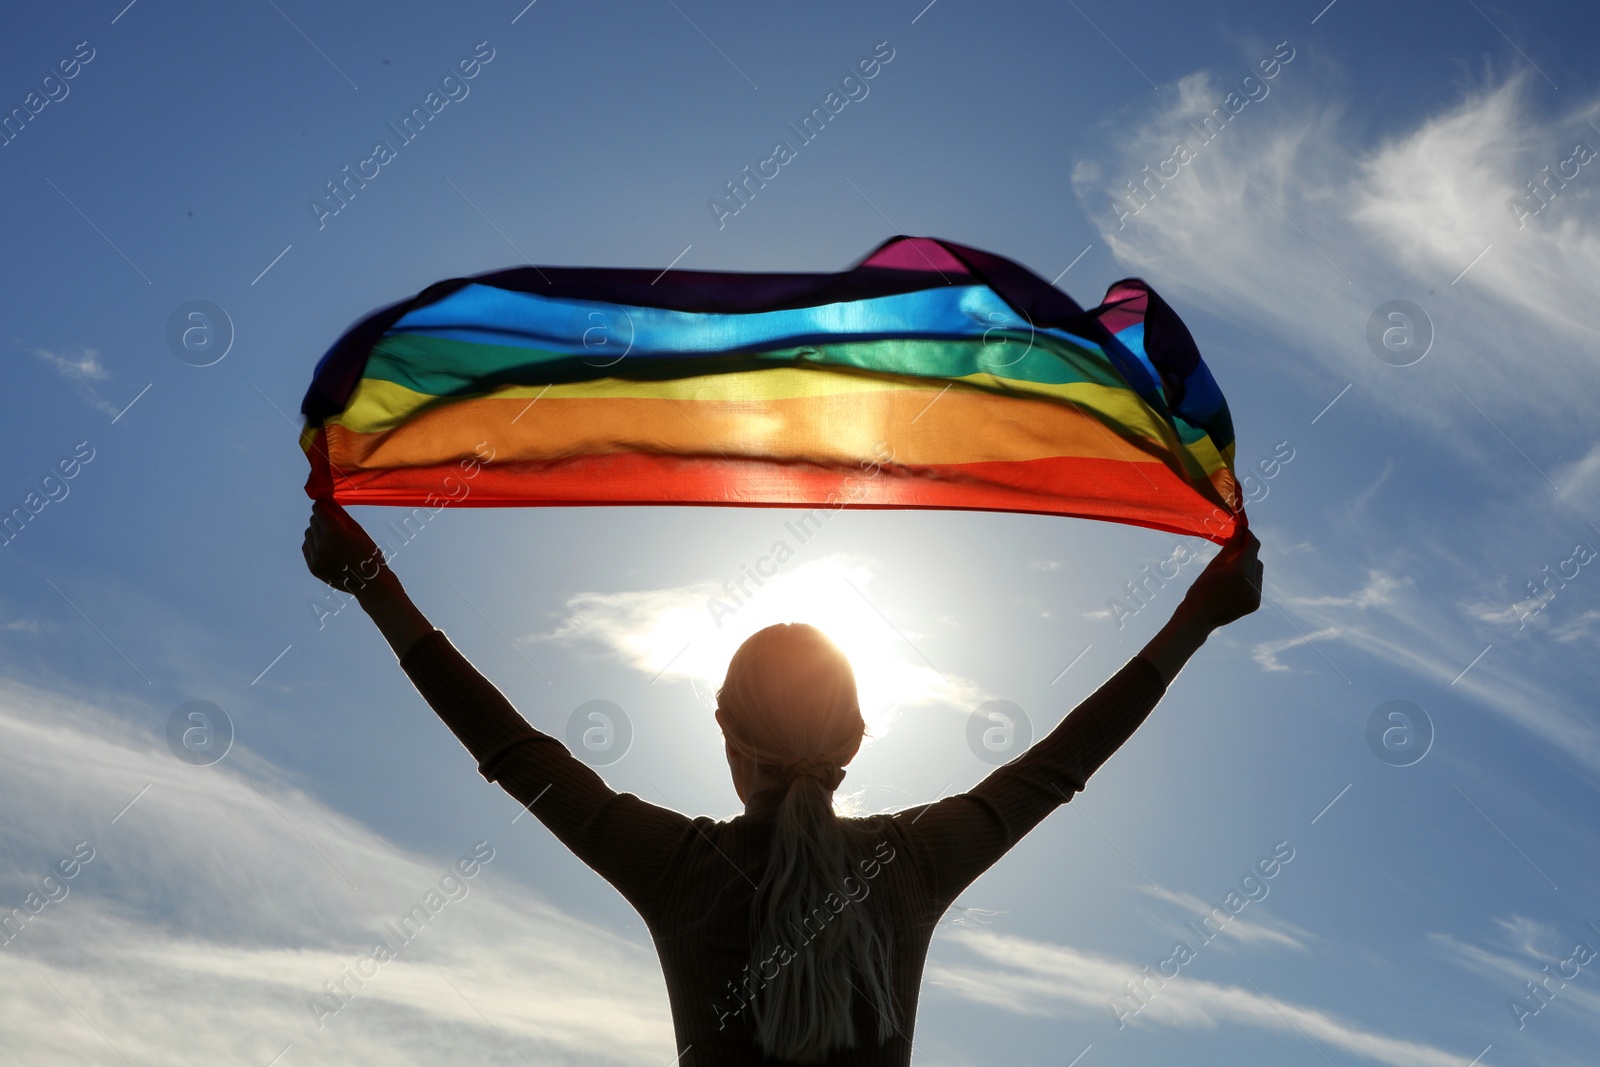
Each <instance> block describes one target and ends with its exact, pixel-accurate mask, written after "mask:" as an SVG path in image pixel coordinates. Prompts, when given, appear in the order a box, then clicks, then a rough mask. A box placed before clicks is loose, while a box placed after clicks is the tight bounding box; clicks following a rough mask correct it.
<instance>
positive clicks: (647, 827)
mask: <svg viewBox="0 0 1600 1067" xmlns="http://www.w3.org/2000/svg"><path fill="white" fill-rule="evenodd" d="M1259 547H1260V544H1259V542H1257V541H1256V539H1255V537H1254V536H1253V535H1251V534H1250V533H1249V532H1248V531H1244V530H1241V532H1240V533H1239V534H1238V535H1237V536H1236V537H1235V538H1234V539H1233V540H1232V541H1230V542H1229V543H1228V544H1227V545H1225V546H1224V547H1223V549H1222V551H1221V552H1220V553H1219V554H1218V555H1217V556H1216V558H1215V559H1213V560H1212V561H1211V563H1210V564H1209V565H1208V566H1207V567H1206V570H1205V572H1204V573H1202V574H1201V575H1200V577H1199V578H1197V579H1196V580H1195V583H1194V585H1193V586H1192V587H1190V590H1189V593H1188V595H1187V596H1186V597H1185V598H1184V599H1183V601H1182V603H1181V604H1180V605H1179V607H1178V608H1177V610H1176V612H1175V613H1174V614H1173V616H1172V618H1171V620H1170V621H1169V622H1168V623H1167V624H1166V626H1164V627H1163V628H1162V630H1161V632H1160V633H1158V634H1157V635H1156V636H1155V637H1154V638H1153V639H1151V641H1150V642H1149V644H1147V645H1146V646H1145V648H1144V650H1143V651H1142V652H1140V653H1139V655H1137V656H1135V657H1134V658H1133V659H1132V660H1130V661H1129V662H1128V663H1127V665H1126V666H1124V667H1123V668H1122V669H1121V670H1120V671H1118V672H1117V674H1115V675H1114V676H1113V677H1112V678H1111V679H1110V680H1109V681H1108V682H1106V683H1105V684H1104V685H1103V686H1101V687H1100V688H1099V689H1098V690H1097V691H1096V692H1095V693H1094V694H1092V695H1091V696H1089V697H1088V698H1087V699H1086V700H1084V701H1083V703H1082V704H1080V705H1079V706H1078V707H1077V708H1076V709H1075V710H1074V711H1073V712H1072V713H1071V714H1070V715H1068V716H1067V717H1066V718H1065V719H1063V720H1062V722H1061V723H1060V725H1058V726H1057V727H1056V728H1055V729H1054V730H1052V731H1051V732H1050V733H1049V734H1048V735H1047V736H1045V737H1044V738H1042V739H1041V740H1039V741H1038V742H1037V743H1035V744H1034V745H1033V746H1032V747H1030V748H1029V749H1028V750H1027V751H1026V752H1024V753H1023V754H1022V755H1020V756H1018V757H1017V758H1016V759H1013V760H1012V761H1011V762H1009V763H1007V764H1005V765H1004V766H1002V767H999V768H997V769H995V770H994V771H993V772H991V773H990V774H989V775H988V777H986V778H985V779H984V780H983V781H982V782H980V783H979V784H978V785H977V786H975V787H974V788H973V789H971V790H968V791H967V792H964V793H959V794H956V795H954V796H949V797H945V798H943V799H942V800H939V801H937V802H935V803H932V804H924V805H919V806H917V807H913V808H908V809H906V810H904V811H899V812H895V813H893V814H884V815H873V816H869V817H866V818H847V819H841V818H838V817H837V816H835V815H834V812H833V806H832V798H833V791H834V789H836V788H837V787H838V785H839V783H840V781H841V780H842V779H843V778H844V765H845V764H847V763H849V762H850V760H851V759H852V758H853V757H854V756H855V754H856V750H857V748H858V747H859V746H860V744H861V739H862V735H863V733H864V732H865V723H864V722H863V721H862V718H861V713H860V710H859V708H858V706H857V703H856V687H855V678H854V675H853V674H852V672H851V669H850V664H849V661H848V660H846V659H845V657H844V655H843V654H842V653H841V652H840V651H839V650H838V648H836V647H835V646H834V645H833V643H832V642H830V641H829V640H828V639H827V638H826V637H825V636H823V635H822V633H821V632H820V631H818V630H816V629H814V628H813V627H810V626H807V625H804V624H786V625H780V626H771V627H768V628H767V629H765V630H762V631H760V632H759V633H757V634H755V635H754V636H752V637H751V638H750V639H749V640H747V641H746V642H745V643H744V644H743V645H742V646H741V647H740V648H739V650H738V652H736V653H735V654H734V657H733V660H732V662H731V663H730V664H729V666H728V674H727V678H726V680H725V682H724V684H723V686H722V688H721V689H719V690H718V692H717V713H716V718H717V722H718V724H719V725H720V726H721V727H722V732H723V738H724V741H725V746H726V752H727V758H728V767H729V770H730V771H731V773H732V775H733V784H734V789H735V791H736V792H737V793H738V795H739V799H740V800H741V801H742V802H743V803H744V805H745V812H744V814H743V815H742V816H739V817H736V818H733V819H730V820H727V821H723V822H719V821H716V820H714V819H711V818H707V817H705V816H701V817H699V818H693V819H691V818H689V817H687V816H685V815H682V814H679V813H678V812H675V811H672V810H670V809H668V808H663V807H659V806H657V805H655V804H651V803H648V802H646V801H644V800H641V799H640V798H638V797H636V796H634V795H633V794H631V793H618V792H616V791H614V790H612V789H611V788H610V787H609V786H607V785H606V784H605V782H603V781H602V780H601V779H600V777H599V775H597V774H596V773H595V772H594V771H593V770H592V769H590V767H589V766H588V765H586V764H584V763H583V762H581V761H580V760H578V759H577V758H576V757H575V756H573V755H572V754H571V753H570V752H569V751H568V750H567V748H566V746H565V745H564V744H563V743H562V742H561V741H559V740H558V739H556V738H554V737H551V736H550V735H548V734H545V733H542V732H540V731H538V730H535V729H534V728H533V727H532V726H530V725H529V724H528V723H527V722H526V721H525V720H524V719H523V718H522V717H521V716H520V715H519V714H518V713H517V711H516V709H514V708H513V707H512V706H511V705H510V704H509V703H508V702H507V701H506V699H505V697H503V696H502V695H501V694H500V692H499V690H497V689H496V688H495V687H494V686H493V685H492V684H491V683H490V682H489V681H488V680H487V679H485V678H484V677H483V676H482V675H481V674H479V673H478V671H477V670H476V669H474V668H473V666H472V665H471V664H470V663H468V662H467V660H466V659H465V658H464V657H463V656H462V655H461V654H460V653H459V652H457V651H456V650H455V648H454V647H453V646H452V645H451V644H450V642H449V641H448V640H447V639H446V638H445V636H444V634H443V633H441V632H440V631H438V630H436V629H434V628H433V626H432V625H431V624H430V623H429V622H428V620H427V619H426V618H425V617H424V616H423V615H422V613H421V612H420V611H418V610H417V608H416V606H415V605H413V604H412V603H411V600H410V598H409V597H407V596H406V593H405V591H404V590H403V589H402V588H401V586H400V582H399V580H398V579H397V578H396V577H395V576H394V574H393V572H392V571H390V570H389V569H388V567H387V566H386V565H385V564H384V562H383V556H382V553H381V552H380V551H379V549H378V548H377V546H376V545H374V543H373V542H372V539H371V538H370V537H368V536H367V534H366V532H365V531H364V530H362V529H361V527H360V525H359V524H358V523H356V521H355V520H354V519H353V518H351V517H350V516H349V514H347V513H346V512H345V511H344V509H343V508H341V507H339V506H338V505H337V504H332V503H327V502H322V501H319V502H317V503H316V504H314V505H313V507H312V513H311V524H310V526H309V527H308V529H307V530H306V538H305V544H304V546H303V549H302V550H303V552H304V553H305V557H306V563H307V565H308V566H309V567H310V569H311V573H312V574H314V575H315V576H316V577H318V578H320V579H322V580H323V581H325V582H327V583H328V584H330V585H333V586H335V587H336V588H343V589H345V590H347V591H349V592H351V593H352V594H353V595H355V596H356V598H357V599H358V601H359V602H360V604H361V606H362V608H364V609H365V610H366V612H367V614H368V615H370V616H371V617H372V619H373V621H374V622H375V623H376V624H377V626H378V628H379V630H380V631H382V633H383V636H384V637H385V638H386V639H387V640H388V642H389V644H390V646H391V647H392V648H393V649H394V651H395V654H396V655H397V656H398V657H399V658H400V665H401V667H402V668H403V669H404V670H405V671H406V673H407V674H408V675H409V676H410V678H411V680H412V682H413V683H415V685H416V687H417V689H418V690H419V691H420V692H421V693H422V695H423V697H424V698H425V699H426V700H427V701H428V703H429V704H430V705H432V707H433V709H434V711H436V712H437V713H438V715H439V717H440V718H441V719H443V720H444V722H445V724H446V725H447V726H449V727H450V729H451V730H452V731H453V732H454V733H455V735H456V736H457V737H458V738H460V740H461V742H462V743H463V744H464V745H465V746H466V747H467V749H468V750H469V751H470V752H471V753H472V755H473V756H474V757H475V758H476V759H477V760H478V768H479V771H480V772H481V773H482V774H483V776H484V777H485V778H486V779H488V780H489V781H491V782H495V781H497V782H499V784H500V785H501V786H502V787H503V788H504V789H505V790H506V791H507V792H508V793H510V794H511V795H512V796H514V797H516V798H517V800H518V801H519V802H520V803H522V804H523V805H524V806H525V807H527V808H528V810H529V811H530V812H532V813H533V814H534V815H535V816H536V817H538V819H539V820H540V821H541V822H542V823H544V825H545V826H547V827H548V828H549V829H550V830H551V832H552V833H554V834H555V835H556V837H557V838H558V839H559V840H560V841H561V842H562V843H563V844H565V845H566V846H567V847H568V848H570V849H571V850H572V851H573V852H574V853H575V854H576V855H577V856H578V858H579V859H581V860H583V862H584V863H586V864H588V865H589V866H590V867H591V868H593V869H594V870H595V871H596V872H597V873H599V874H600V875H601V876H602V877H603V878H605V879H606V880H607V881H609V882H610V883H611V884H612V885H613V886H615V887H616V889H617V891H618V892H620V893H621V894H622V895H623V897H624V898H626V899H627V901H628V902H629V903H630V904H632V905H633V906H634V907H635V908H636V909H637V910H638V912H639V914H640V915H641V916H642V917H643V918H644V921H645V924H646V926H647V927H648V928H649V930H650V935H651V938H652V939H653V940H654V942H655V946H656V951H657V952H658V954H659V956H660V960H661V967H662V970H663V973H664V975H665V978H666V984H667V993H668V997H669V999H670V1001H671V1007H672V1019H673V1026H674V1029H675V1030H676V1037H677V1047H678V1050H679V1057H680V1058H679V1059H678V1060H677V1061H676V1062H677V1064H678V1065H679V1067H724V1065H739V1067H743V1065H776V1064H780V1063H812V1064H828V1065H835V1067H837V1065H844V1064H850V1065H882V1067H890V1065H893V1067H904V1065H906V1064H909V1063H910V1062H911V1037H912V1031H913V1027H914V1024H915V1015H916V1003H917V992H918V987H919V985H920V983H921V977H922V968H923V962H924V960H925V958H926V955H927V949H928V944H929V941H930V940H931V938H932V936H933V931H934V928H935V926H936V925H937V924H938V922H939V920H940V918H941V917H942V916H943V914H944V912H945V911H946V910H947V909H948V908H949V906H950V905H951V904H952V903H953V902H954V901H955V899H956V896H957V894H959V893H960V892H961V891H962V890H963V889H964V888H966V887H967V886H968V885H969V884H971V882H972V881H973V880H974V879H976V878H977V877H978V876H979V875H980V874H982V873H983V872H984V871H985V870H987V869H988V868H989V867H990V865H992V864H993V863H994V862H995V861H996V860H997V859H999V858H1000V857H1001V856H1002V855H1003V854H1004V853H1005V852H1006V851H1007V850H1008V849H1010V848H1011V847H1012V846H1013V845H1015V844H1016V843H1017V841H1018V840H1020V839H1021V838H1022V836H1023V835H1024V834H1026V833H1027V832H1028V831H1029V830H1031V829H1033V827H1034V826H1036V825H1038V823H1039V822H1040V821H1041V820H1043V819H1044V817H1045V816H1046V815H1048V814H1050V812H1051V811H1053V810H1055V808H1056V807H1057V806H1058V805H1060V804H1062V803H1064V802H1066V801H1068V800H1070V799H1071V798H1072V796H1073V794H1074V793H1077V792H1078V791H1080V790H1082V789H1083V787H1084V784H1085V782H1086V781H1087V780H1088V778H1089V776H1090V775H1092V774H1093V773H1094V772H1095V770H1096V769H1097V768H1098V767H1099V766H1100V765H1101V764H1102V763H1104V762H1105V761H1106V760H1107V759H1108V758H1109V757H1110V756H1111V754H1112V753H1113V752H1115V751H1116V750H1117V748H1118V747H1119V746H1120V745H1121V744H1122V743H1123V742H1124V741H1125V740H1127V738H1128V737H1129V736H1130V735H1131V734H1132V733H1133V731H1134V730H1135V729H1137V728H1138V726H1139V724H1140V723H1142V722H1143V721H1144V719H1145V717H1146V716H1147V715H1148V714H1149V713H1150V711H1151V709H1152V708H1154V707H1155V704H1156V702H1157V701H1158V700H1159V699H1160V698H1161V696H1162V694H1163V693H1164V692H1165V690H1166V687H1167V686H1168V685H1169V684H1170V683H1171V681H1172V679H1173V677H1174V676H1175V675H1176V674H1177V673H1178V671H1179V669H1180V668H1182V666H1183V664H1184V663H1185V662H1187V661H1188V659H1189V657H1190V656H1191V655H1193V654H1194V652H1195V651H1196V650H1197V649H1198V648H1199V647H1200V645H1201V644H1202V643H1203V642H1204V641H1205V639H1206V637H1207V636H1208V635H1209V634H1210V633H1211V632H1212V631H1213V630H1215V629H1217V628H1218V627H1220V626H1224V625H1226V624H1227V623H1229V622H1232V621H1233V620H1235V619H1238V618H1240V617H1242V616H1244V615H1248V614H1249V613H1250V612H1252V611H1255V610H1256V608H1257V607H1259V606H1260V589H1261V574H1262V570H1261V564H1260V562H1259V561H1258V560H1257V558H1256V553H1257V550H1258V549H1259Z"/></svg>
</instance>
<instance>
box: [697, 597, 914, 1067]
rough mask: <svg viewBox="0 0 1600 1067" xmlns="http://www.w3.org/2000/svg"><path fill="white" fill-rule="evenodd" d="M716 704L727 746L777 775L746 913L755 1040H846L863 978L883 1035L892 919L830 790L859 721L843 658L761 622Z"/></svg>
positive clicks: (816, 639) (852, 1041)
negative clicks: (872, 894)
mask: <svg viewBox="0 0 1600 1067" xmlns="http://www.w3.org/2000/svg"><path fill="white" fill-rule="evenodd" d="M717 706H718V710H719V711H720V712H721V718H722V721H723V730H724V732H725V734H726V736H727V738H728V741H729V743H730V744H731V745H732V747H733V748H735V749H736V750H738V751H740V752H742V753H744V754H745V755H746V756H749V757H751V758H753V759H754V760H756V761H757V763H758V764H760V765H762V766H763V767H764V769H766V770H767V771H768V773H769V774H771V775H773V776H774V777H776V778H778V779H779V780H785V779H786V780H787V782H786V785H785V787H784V788H785V792H784V795H783V799H782V801H781V802H780V803H779V805H778V807H777V810H776V812H775V815H774V820H773V825H772V845H771V851H770V853H769V856H768V861H767V866H766V870H765V871H764V873H763V875H762V878H761V881H760V883H759V884H758V886H757V888H756V893H755V899H754V904H753V907H752V908H751V915H750V921H751V957H750V965H749V969H748V973H747V976H746V983H745V986H746V988H747V989H750V990H751V992H752V993H753V994H754V995H753V996H752V1001H753V1014H754V1019H755V1024H756V1037H757V1040H758V1041H759V1042H760V1044H761V1047H762V1050H763V1052H764V1053H765V1054H766V1055H768V1056H771V1057H773V1058H775V1059H780V1060H788V1061H791V1062H795V1063H819V1062H821V1061H822V1060H824V1059H826V1058H827V1056H828V1054H829V1052H830V1051H831V1050H832V1049H834V1048H836V1047H843V1048H850V1047H854V1046H855V1045H856V1044H857V1036H856V1028H855V1022H854V1020H853V1018H852V1016H851V1004H852V999H851V994H852V992H853V991H854V990H855V989H860V990H861V992H862V993H863V994H864V995H865V996H866V997H867V999H868V1000H869V1001H870V1003H871V1004H872V1006H873V1008H874V1010H875V1012H876V1014H877V1016H878V1027H877V1030H878V1041H879V1042H880V1043H881V1042H883V1041H885V1040H887V1039H888V1036H889V1033H890V1029H891V1027H892V1026H894V1021H893V1013H894V1003H893V993H892V985H891V981H890V973H889V959H890V951H891V941H890V933H891V930H890V927H889V925H888V922H887V916H886V915H885V914H884V913H883V911H882V909H881V908H880V907H879V904H880V903H881V897H879V898H874V899H871V900H870V903H869V895H868V889H867V886H866V883H865V880H864V879H863V878H862V875H861V871H859V870H857V868H856V865H857V863H858V862H860V861H861V860H863V859H864V857H865V855H866V853H867V850H868V849H869V848H870V843H867V842H865V840H864V839H863V837H862V835H861V834H860V833H858V832H856V831H855V830H854V829H853V828H851V827H850V826H849V824H847V823H845V822H842V821H841V820H840V819H839V818H838V817H837V816H836V815H835V814H834V811H833V799H832V794H833V790H834V789H835V788H837V787H838V784H839V782H840V781H841V780H842V779H843V777H844V769H843V767H844V764H845V763H848V762H849V761H850V760H851V759H852V758H853V757H854V756H855V754H856V751H857V749H858V748H859V747H860V745H861V739H862V736H863V735H864V733H865V731H866V723H865V722H864V721H863V720H862V718H861V708H860V705H859V703H858V701H857V698H856V683H855V673H854V671H852V670H851V668H850V661H849V660H848V659H847V658H846V657H845V655H844V653H843V652H841V651H840V650H839V648H838V646H836V645H835V644H834V643H833V642H832V641H830V640H828V638H827V637H826V636H825V635H824V634H823V633H822V631H820V630H818V629H816V628H815V627H813V626H808V625H806V624H804V623H783V624H779V625H777V626H769V627H767V628H766V629H764V630H761V631H759V632H758V633H756V634H754V635H753V636H751V637H750V638H749V640H747V641H746V642H745V643H744V644H743V645H741V646H740V647H739V650H738V651H737V652H736V653H734V656H733V660H732V661H731V662H730V663H729V664H728V674H727V678H726V680H725V681H724V683H723V685H722V688H721V689H719V690H718V691H717Z"/></svg>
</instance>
